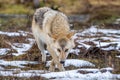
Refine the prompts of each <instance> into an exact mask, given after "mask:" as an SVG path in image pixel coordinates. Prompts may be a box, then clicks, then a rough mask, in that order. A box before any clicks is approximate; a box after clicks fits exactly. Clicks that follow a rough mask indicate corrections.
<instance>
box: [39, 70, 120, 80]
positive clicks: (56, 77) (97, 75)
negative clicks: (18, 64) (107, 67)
mask: <svg viewBox="0 0 120 80" xmlns="http://www.w3.org/2000/svg"><path fill="white" fill-rule="evenodd" d="M79 70H81V69H77V70H69V71H64V72H51V73H46V74H41V76H43V77H46V78H48V79H52V80H74V79H75V80H76V79H77V80H116V79H117V78H118V77H119V76H120V75H116V74H112V73H110V72H109V71H106V72H104V73H102V72H100V70H99V69H84V70H89V71H91V73H87V74H82V73H79Z"/></svg>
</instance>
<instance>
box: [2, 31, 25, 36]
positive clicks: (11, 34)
mask: <svg viewBox="0 0 120 80" xmlns="http://www.w3.org/2000/svg"><path fill="white" fill-rule="evenodd" d="M0 34H2V35H7V36H27V34H26V33H24V32H23V31H22V32H21V31H20V32H3V31H0Z"/></svg>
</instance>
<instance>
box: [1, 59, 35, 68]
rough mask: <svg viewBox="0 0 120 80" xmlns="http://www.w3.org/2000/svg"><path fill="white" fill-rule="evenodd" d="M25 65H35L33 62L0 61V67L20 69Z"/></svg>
mask: <svg viewBox="0 0 120 80" xmlns="http://www.w3.org/2000/svg"><path fill="white" fill-rule="evenodd" d="M26 64H37V62H35V61H5V60H0V66H16V67H20V68H24V67H25V66H24V65H26Z"/></svg>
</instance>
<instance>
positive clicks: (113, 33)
mask: <svg viewBox="0 0 120 80" xmlns="http://www.w3.org/2000/svg"><path fill="white" fill-rule="evenodd" d="M84 36H88V37H84ZM74 39H77V40H76V42H77V43H78V44H79V45H78V46H79V48H80V47H85V48H86V49H89V48H90V47H91V46H92V45H89V44H86V43H84V42H93V43H94V44H95V45H96V47H101V49H103V50H118V51H120V30H116V29H99V28H97V27H96V26H91V27H90V28H89V29H85V30H84V31H82V32H79V33H76V34H75V36H74ZM102 40H103V41H102ZM105 46H106V47H105ZM102 47H103V48H102ZM72 52H73V50H72ZM78 53H79V52H77V51H76V54H77V55H78Z"/></svg>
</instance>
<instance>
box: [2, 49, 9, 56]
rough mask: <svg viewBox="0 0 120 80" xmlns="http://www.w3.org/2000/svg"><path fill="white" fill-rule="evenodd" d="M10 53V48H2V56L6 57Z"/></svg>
mask: <svg viewBox="0 0 120 80" xmlns="http://www.w3.org/2000/svg"><path fill="white" fill-rule="evenodd" d="M8 51H10V49H9V48H0V55H6V54H7V53H8Z"/></svg>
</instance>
